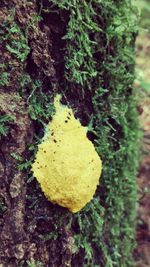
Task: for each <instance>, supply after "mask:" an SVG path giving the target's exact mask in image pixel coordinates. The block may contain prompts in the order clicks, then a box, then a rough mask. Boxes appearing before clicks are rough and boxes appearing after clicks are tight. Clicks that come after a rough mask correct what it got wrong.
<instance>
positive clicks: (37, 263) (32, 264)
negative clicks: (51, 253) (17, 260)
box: [27, 261, 44, 267]
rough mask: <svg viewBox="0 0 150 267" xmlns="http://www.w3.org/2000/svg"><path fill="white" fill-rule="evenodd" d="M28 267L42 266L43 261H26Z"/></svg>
mask: <svg viewBox="0 0 150 267" xmlns="http://www.w3.org/2000/svg"><path fill="white" fill-rule="evenodd" d="M27 266H28V267H44V265H43V263H42V262H40V261H27Z"/></svg>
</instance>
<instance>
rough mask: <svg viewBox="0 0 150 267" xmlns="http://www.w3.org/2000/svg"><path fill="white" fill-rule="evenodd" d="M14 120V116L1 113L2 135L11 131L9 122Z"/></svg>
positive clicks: (0, 128)
mask: <svg viewBox="0 0 150 267" xmlns="http://www.w3.org/2000/svg"><path fill="white" fill-rule="evenodd" d="M13 120H14V117H13V116H10V115H0V136H6V135H7V134H8V133H9V124H10V122H12V121H13Z"/></svg>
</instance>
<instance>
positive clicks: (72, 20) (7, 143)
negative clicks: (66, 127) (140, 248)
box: [0, 0, 138, 267]
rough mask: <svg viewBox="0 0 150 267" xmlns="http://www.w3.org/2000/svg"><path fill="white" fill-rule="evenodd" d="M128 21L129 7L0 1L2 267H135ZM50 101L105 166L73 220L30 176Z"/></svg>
mask: <svg viewBox="0 0 150 267" xmlns="http://www.w3.org/2000/svg"><path fill="white" fill-rule="evenodd" d="M135 13H136V11H135V7H133V6H132V5H131V1H130V0H118V1H113V0H107V1H106V0H101V1H100V0H91V1H87V0H83V1H78V0H66V1H59V0H53V1H50V0H41V1H36V0H29V1H24V0H20V1H17V0H1V3H0V20H1V33H2V36H1V39H2V45H1V51H0V53H1V64H0V68H1V74H2V75H1V80H0V85H1V92H0V107H1V109H0V145H1V146H0V175H1V177H0V266H1V267H9V266H13V267H14V266H19V267H21V266H22V267H24V266H30V267H31V266H32V267H33V266H36V267H40V266H44V267H46V266H53V267H60V266H61V267H65V266H74V267H78V266H84V267H96V266H101V267H111V266H113V267H115V266H117V267H121V266H122V267H130V266H133V260H132V252H133V248H134V227H135V203H136V182H135V175H136V168H137V155H138V153H137V152H138V123H137V112H136V103H135V101H134V95H133V92H132V91H133V90H132V84H133V80H134V40H135V36H136V31H137V28H136V16H135ZM57 93H60V94H61V95H62V102H63V104H67V105H69V106H70V107H71V108H72V109H73V111H74V114H75V116H76V117H77V118H78V119H79V120H80V122H81V123H82V125H83V126H88V127H89V131H88V138H89V139H90V140H91V141H92V142H93V144H94V146H95V148H96V150H97V152H98V154H99V155H100V157H101V158H102V161H103V174H102V178H101V180H100V185H99V187H98V188H97V191H96V194H95V196H94V198H93V200H92V201H91V202H90V203H88V204H87V205H86V207H85V208H84V209H82V210H81V211H80V212H78V213H76V214H71V213H70V212H69V211H68V210H67V209H65V208H62V207H60V206H58V205H54V204H52V203H50V202H49V201H48V200H47V199H46V198H45V196H44V194H43V193H42V191H41V188H40V186H39V184H38V182H37V180H36V178H34V177H33V174H32V172H31V165H32V163H33V161H34V158H35V154H36V151H37V146H38V144H39V143H40V140H41V138H42V137H43V135H44V129H45V126H46V124H47V123H48V122H49V121H50V120H51V118H52V116H53V113H54V106H53V100H54V97H55V95H56V94H57ZM79 153H80V151H79Z"/></svg>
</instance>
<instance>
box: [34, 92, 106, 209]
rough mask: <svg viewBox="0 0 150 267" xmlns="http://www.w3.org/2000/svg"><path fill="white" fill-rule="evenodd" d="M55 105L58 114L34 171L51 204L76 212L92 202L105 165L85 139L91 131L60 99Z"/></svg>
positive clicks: (39, 154) (50, 123) (53, 120)
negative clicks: (88, 131)
mask: <svg viewBox="0 0 150 267" xmlns="http://www.w3.org/2000/svg"><path fill="white" fill-rule="evenodd" d="M54 104H55V108H56V113H55V115H54V117H53V119H52V121H51V122H49V123H48V125H47V128H46V133H45V136H44V138H43V141H42V143H41V144H40V145H39V146H38V152H37V154H36V159H35V162H34V163H33V165H32V171H33V174H34V176H35V177H36V178H37V180H38V182H39V183H40V185H41V188H42V191H43V192H44V194H45V196H46V197H47V199H48V200H50V201H51V202H53V203H57V204H59V205H60V206H63V207H66V208H68V209H69V210H70V211H71V212H77V211H79V210H81V209H82V208H83V207H84V206H85V205H86V204H87V203H88V202H89V201H90V200H91V199H92V198H93V195H94V193H95V190H96V188H97V185H98V183H99V178H100V175H101V170H102V163H101V160H100V158H99V156H98V154H97V152H96V151H95V148H94V146H93V144H92V142H91V141H90V140H89V139H88V138H87V136H86V133H87V130H88V129H87V128H86V127H83V126H82V125H81V123H80V121H79V120H77V119H75V117H74V114H73V111H72V109H71V108H68V107H67V106H64V105H62V104H61V103H60V95H57V96H56V97H55V102H54Z"/></svg>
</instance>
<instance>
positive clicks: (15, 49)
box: [5, 22, 30, 62]
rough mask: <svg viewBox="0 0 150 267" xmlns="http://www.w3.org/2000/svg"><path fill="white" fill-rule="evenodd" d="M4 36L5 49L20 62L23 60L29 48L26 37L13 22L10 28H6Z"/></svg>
mask: <svg viewBox="0 0 150 267" xmlns="http://www.w3.org/2000/svg"><path fill="white" fill-rule="evenodd" d="M5 38H6V39H7V45H6V48H7V50H8V51H9V52H10V53H11V54H13V55H14V57H16V58H17V59H19V60H20V61H21V62H24V61H25V60H26V58H27V56H28V54H29V52H30V48H29V46H28V44H27V38H26V37H25V35H24V33H23V32H22V30H21V29H20V28H19V26H18V25H17V24H16V23H15V22H14V24H13V25H12V26H11V28H8V33H7V35H6V37H5Z"/></svg>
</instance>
